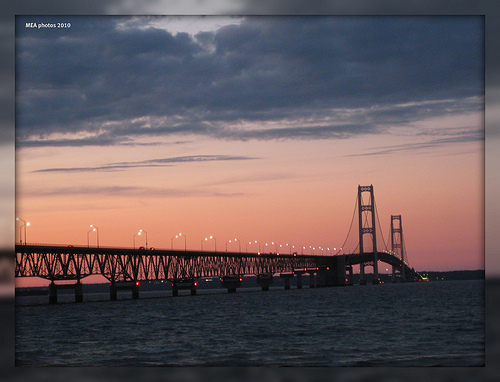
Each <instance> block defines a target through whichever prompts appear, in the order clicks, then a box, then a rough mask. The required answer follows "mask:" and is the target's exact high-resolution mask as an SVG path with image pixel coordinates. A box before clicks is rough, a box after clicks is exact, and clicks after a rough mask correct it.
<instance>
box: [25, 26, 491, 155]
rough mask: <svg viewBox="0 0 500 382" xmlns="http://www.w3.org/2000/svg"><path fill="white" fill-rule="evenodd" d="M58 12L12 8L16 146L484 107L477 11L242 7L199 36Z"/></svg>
mask: <svg viewBox="0 0 500 382" xmlns="http://www.w3.org/2000/svg"><path fill="white" fill-rule="evenodd" d="M66 19H67V21H69V22H71V24H72V27H71V28H69V29H61V30H32V29H30V28H26V22H28V21H30V22H39V21H41V20H43V21H44V22H57V21H60V20H59V18H57V17H53V18H50V17H43V18H42V17H27V16H25V17H19V18H18V19H17V32H18V33H17V36H18V42H17V48H18V49H17V52H18V53H17V63H18V67H17V70H18V98H17V115H18V120H17V126H18V129H17V140H18V144H19V147H23V146H24V147H26V146H31V147H33V146H36V145H38V146H40V145H46V146H63V145H116V144H130V143H131V142H135V141H136V140H137V139H140V138H141V137H144V136H158V137H163V136H171V135H193V134H195V135H202V136H210V137H217V138H223V139H241V140H246V139H282V138H287V139H318V138H321V139H322V138H346V137H349V136H355V135H359V134H371V133H377V132H380V131H383V129H384V128H385V127H384V126H386V125H388V124H391V125H392V124H407V123H410V122H412V121H416V120H420V119H423V118H428V117H431V116H439V115H449V114H453V113H463V112H469V111H472V110H475V111H481V110H482V97H483V93H484V89H483V77H484V74H483V44H482V42H483V34H482V33H483V26H484V25H483V19H482V18H481V17H411V18H405V17H248V18H246V19H244V20H243V21H242V22H240V20H238V22H236V21H235V23H234V24H232V25H225V26H223V27H221V28H219V29H218V30H216V31H212V32H206V31H205V32H203V33H199V34H195V35H191V34H187V33H176V34H173V33H170V32H168V31H166V30H164V29H160V28H153V27H152V26H151V25H152V24H151V20H150V18H144V19H141V18H136V19H134V23H124V21H126V20H129V19H127V18H122V17H70V18H66ZM155 25H157V24H155ZM402 105H405V106H402ZM258 125H260V127H258V128H257V127H255V126H258ZM362 125H364V127H360V126H362ZM82 133H84V134H86V138H79V139H68V138H64V139H63V138H60V137H59V138H54V137H57V136H58V135H60V134H70V135H71V134H75V135H78V134H82Z"/></svg>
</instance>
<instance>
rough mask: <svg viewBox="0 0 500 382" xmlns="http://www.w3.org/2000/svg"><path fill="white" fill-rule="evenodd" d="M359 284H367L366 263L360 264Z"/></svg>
mask: <svg viewBox="0 0 500 382" xmlns="http://www.w3.org/2000/svg"><path fill="white" fill-rule="evenodd" d="M359 285H366V276H365V264H364V263H361V264H359Z"/></svg>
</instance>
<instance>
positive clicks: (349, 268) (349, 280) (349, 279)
mask: <svg viewBox="0 0 500 382" xmlns="http://www.w3.org/2000/svg"><path fill="white" fill-rule="evenodd" d="M346 272H347V278H346V285H352V284H353V277H352V275H353V272H352V265H348V266H347V267H346Z"/></svg>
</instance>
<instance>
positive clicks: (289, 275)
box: [280, 273, 293, 290]
mask: <svg viewBox="0 0 500 382" xmlns="http://www.w3.org/2000/svg"><path fill="white" fill-rule="evenodd" d="M280 277H281V278H282V279H283V280H284V281H285V290H288V289H290V280H291V279H293V273H280Z"/></svg>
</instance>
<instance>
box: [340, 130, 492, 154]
mask: <svg viewBox="0 0 500 382" xmlns="http://www.w3.org/2000/svg"><path fill="white" fill-rule="evenodd" d="M457 130H458V131H457ZM440 133H441V135H445V136H443V137H439V138H433V139H429V140H427V141H425V142H416V143H405V144H401V145H392V146H386V147H377V148H374V149H373V150H374V151H368V152H363V153H361V154H348V155H345V156H346V157H361V156H379V155H388V154H393V153H396V152H401V151H416V150H421V149H425V148H432V147H438V146H443V145H449V144H452V143H466V142H478V141H484V130H482V129H477V128H474V127H470V128H468V129H466V130H460V129H452V131H451V132H449V133H445V134H443V133H442V130H439V129H436V130H434V131H433V132H431V133H430V135H431V136H432V135H439V134H440ZM422 135H424V134H422ZM461 153H462V154H463V153H464V152H463V151H461Z"/></svg>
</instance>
